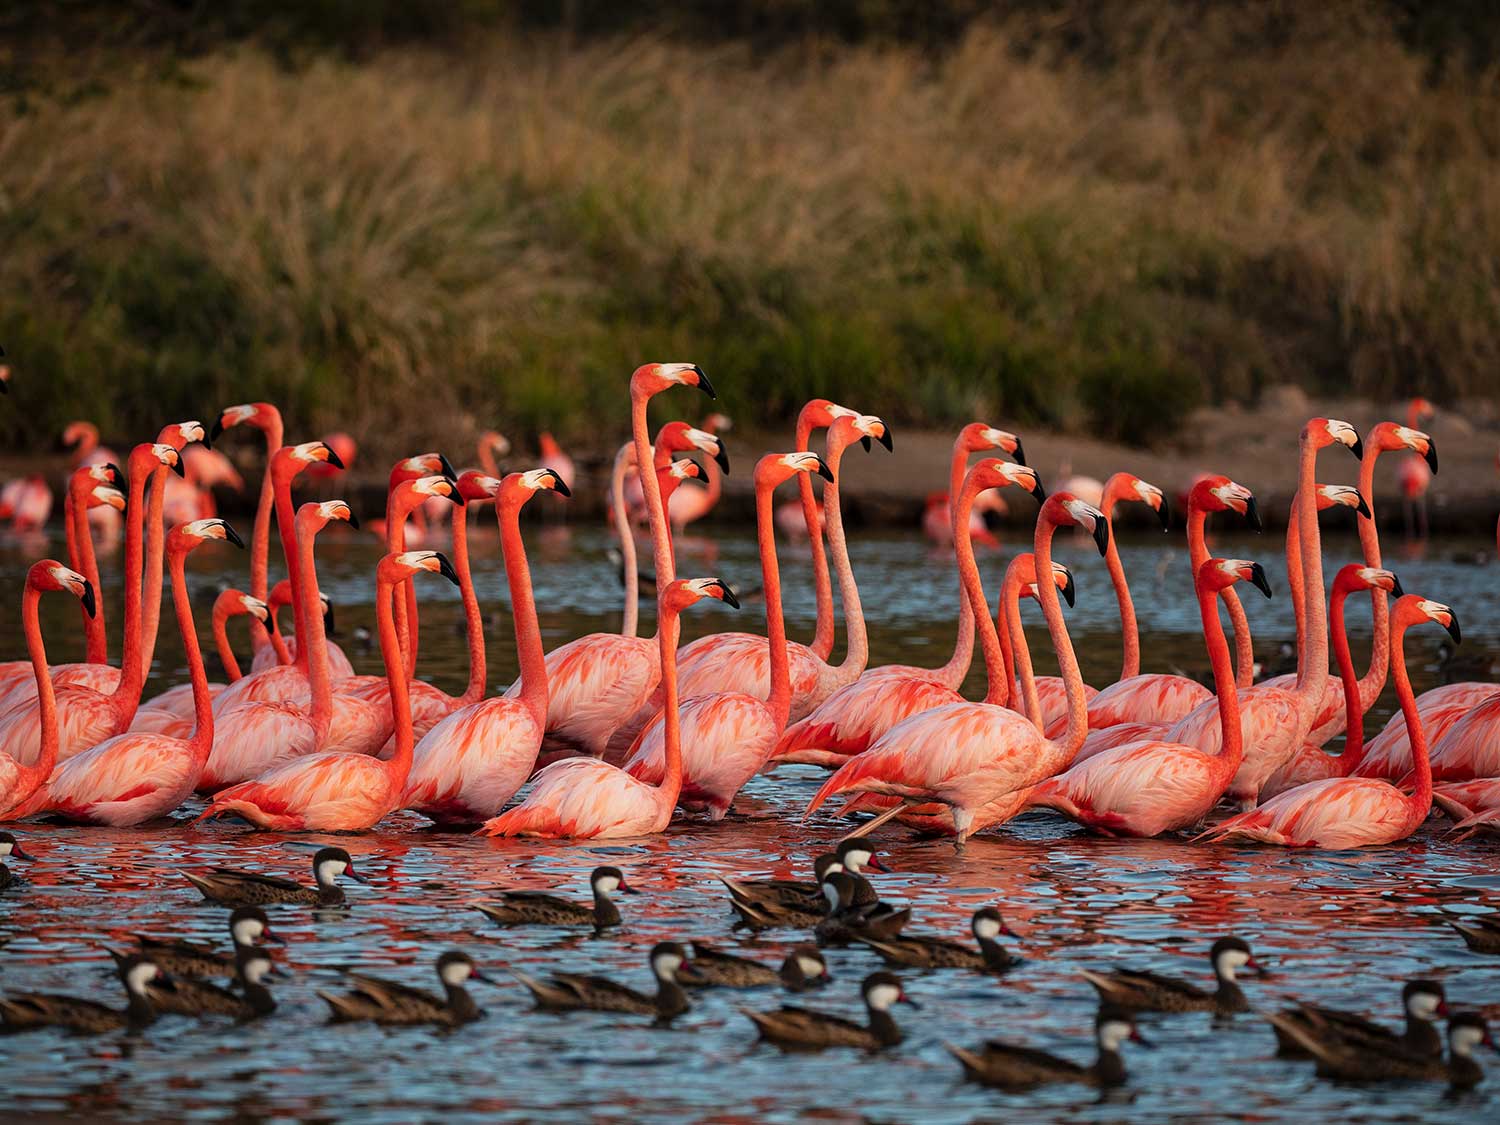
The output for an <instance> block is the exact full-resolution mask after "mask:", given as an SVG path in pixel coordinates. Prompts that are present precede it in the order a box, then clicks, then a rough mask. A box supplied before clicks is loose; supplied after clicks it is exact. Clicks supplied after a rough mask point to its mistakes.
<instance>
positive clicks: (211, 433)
mask: <svg viewBox="0 0 1500 1125" xmlns="http://www.w3.org/2000/svg"><path fill="white" fill-rule="evenodd" d="M223 432H224V415H222V414H220V415H219V416H218V417H217V418H215V419H214V424H213V425H212V426H210V427H209V428H208V440H209V441H218V440H219V435H220V434H222V433H223Z"/></svg>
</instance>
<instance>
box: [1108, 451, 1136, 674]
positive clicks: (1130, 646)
mask: <svg viewBox="0 0 1500 1125" xmlns="http://www.w3.org/2000/svg"><path fill="white" fill-rule="evenodd" d="M1128 484H1133V478H1131V477H1130V476H1129V475H1128V474H1126V473H1115V474H1114V475H1113V476H1111V477H1110V478H1109V480H1107V481H1105V482H1104V497H1103V500H1102V501H1101V503H1100V505H1099V510H1100V511H1101V512H1103V513H1104V518H1105V519H1106V520H1108V521H1109V546H1108V547H1107V548H1106V549H1105V552H1104V565H1105V567H1106V568H1107V569H1108V570H1109V581H1110V584H1111V585H1113V586H1114V588H1115V603H1116V604H1117V605H1118V606H1119V608H1120V639H1121V642H1122V643H1123V645H1124V650H1125V653H1124V658H1123V659H1122V661H1121V663H1120V679H1122V680H1128V679H1129V678H1130V677H1132V676H1139V675H1140V674H1141V637H1140V633H1139V632H1138V631H1137V628H1136V621H1135V602H1133V601H1132V600H1131V598H1130V585H1129V584H1128V583H1127V582H1126V581H1125V564H1124V563H1123V562H1121V561H1120V551H1119V548H1118V547H1116V546H1115V527H1114V515H1115V505H1116V504H1118V503H1119V502H1120V500H1121V499H1123V498H1124V497H1123V496H1122V493H1123V491H1124V489H1125V487H1126V486H1127V485H1128Z"/></svg>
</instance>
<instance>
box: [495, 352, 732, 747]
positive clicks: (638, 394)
mask: <svg viewBox="0 0 1500 1125" xmlns="http://www.w3.org/2000/svg"><path fill="white" fill-rule="evenodd" d="M678 386H690V387H698V388H699V389H701V390H702V391H703V392H704V393H705V394H707V395H708V396H709V397H710V398H713V397H715V396H714V391H713V386H712V385H711V384H710V383H709V381H708V378H707V376H705V375H704V374H703V371H702V369H701V368H699V367H697V366H696V365H694V364H691V363H648V364H644V365H642V366H641V367H638V368H637V369H636V370H635V372H634V373H633V374H632V375H631V377H630V402H631V431H632V440H633V441H634V443H635V451H636V462H637V464H641V465H644V464H647V463H651V464H656V453H655V452H654V451H653V448H652V445H651V436H650V431H649V429H648V427H647V419H646V411H647V406H648V404H649V403H650V400H651V399H652V397H653V396H655V395H658V394H660V393H662V392H663V391H665V390H668V389H670V388H672V387H678ZM669 425H672V424H671V423H669ZM683 429H691V427H688V426H685V425H684V426H683ZM706 436H708V437H712V435H706ZM717 440H718V439H714V441H715V442H717ZM658 442H660V439H658ZM670 460H671V454H670V452H668V453H667V454H666V457H665V458H664V462H663V463H664V464H665V463H669V462H670ZM658 467H661V466H658ZM638 479H640V480H641V481H642V482H643V487H649V489H650V491H649V492H648V493H647V494H646V495H647V496H648V503H647V505H646V510H647V515H648V517H649V519H650V523H651V540H652V545H653V550H654V553H655V563H656V580H657V585H658V588H661V587H662V586H664V585H665V584H666V583H667V582H670V581H671V578H672V575H673V574H674V573H675V565H674V562H673V559H672V545H671V538H670V533H669V529H668V525H667V521H666V518H665V516H664V515H663V514H662V513H661V512H658V511H656V509H655V505H656V501H657V500H659V497H660V492H659V484H658V481H657V478H656V476H655V474H650V473H648V474H642V475H639V477H638ZM645 482H649V484H647V483H645ZM658 517H661V518H658ZM663 567H665V569H663ZM659 629H660V624H659V623H658V630H659ZM657 650H658V646H657V644H656V641H655V639H654V638H649V639H648V638H645V637H634V636H624V635H622V634H620V633H589V634H587V635H585V636H582V637H579V638H577V639H576V640H572V641H569V642H568V643H567V644H565V645H561V646H559V647H558V648H555V649H553V650H552V651H551V652H550V653H548V654H547V695H548V699H547V730H546V734H545V735H544V742H543V749H544V750H546V751H548V752H554V753H581V754H587V755H590V756H595V757H597V756H600V755H603V754H604V753H605V752H606V750H607V748H608V746H609V743H610V738H611V736H612V735H614V734H615V733H616V731H618V730H619V729H620V727H621V726H622V724H624V723H626V722H627V721H629V720H630V718H631V717H632V716H633V715H636V714H637V713H638V712H640V711H641V710H642V708H643V707H645V706H646V705H647V704H648V703H649V701H650V699H651V695H652V692H653V691H655V689H656V686H657V680H658V678H659V676H660V673H661V664H660V658H659V656H658V654H657ZM519 694H520V681H519V680H518V681H517V682H516V683H513V684H511V686H510V689H509V690H508V691H507V692H506V695H507V696H508V697H510V698H516V697H517V696H519ZM648 717H649V716H648ZM633 737H634V736H633V735H632V736H631V738H632V739H633ZM630 741H631V739H626V740H624V741H623V744H622V746H621V747H620V750H621V752H623V750H624V749H625V748H627V747H628V746H629V745H630Z"/></svg>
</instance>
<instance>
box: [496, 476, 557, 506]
mask: <svg viewBox="0 0 1500 1125" xmlns="http://www.w3.org/2000/svg"><path fill="white" fill-rule="evenodd" d="M538 492H555V493H557V494H558V495H559V496H571V495H573V494H572V493H571V492H569V491H568V486H567V485H566V484H564V483H563V479H562V477H561V475H559V473H558V471H557V470H556V469H529V470H527V471H526V472H524V473H511V474H510V475H509V476H507V477H506V478H505V480H504V481H503V482H502V487H501V490H500V496H499V500H500V502H501V503H502V504H510V505H513V506H515V507H516V508H519V507H520V506H521V505H522V504H524V503H526V501H528V500H530V499H531V498H532V497H533V496H535V495H536V494H537V493H538Z"/></svg>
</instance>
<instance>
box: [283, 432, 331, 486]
mask: <svg viewBox="0 0 1500 1125" xmlns="http://www.w3.org/2000/svg"><path fill="white" fill-rule="evenodd" d="M309 465H332V466H333V467H334V468H335V469H342V468H343V467H344V459H343V458H342V457H340V456H339V455H338V454H337V453H335V452H334V450H333V448H332V447H331V446H329V445H328V443H327V442H322V441H304V442H303V443H302V444H300V445H283V446H282V447H281V448H280V449H278V450H277V451H276V452H275V453H274V454H272V455H271V471H272V472H273V473H281V474H283V475H284V476H286V477H287V478H288V479H290V478H291V477H294V476H296V475H297V474H298V473H300V472H301V471H302V470H303V469H305V468H307V467H308V466H309Z"/></svg>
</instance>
